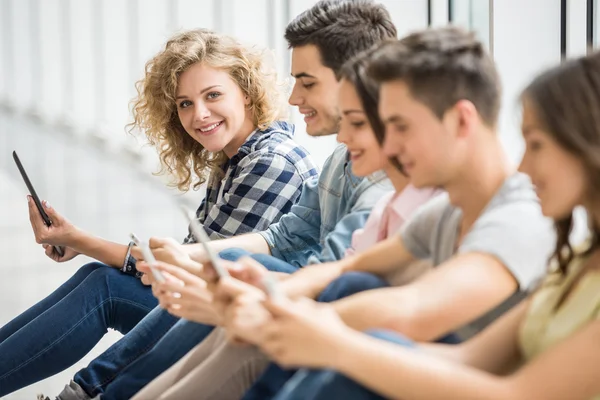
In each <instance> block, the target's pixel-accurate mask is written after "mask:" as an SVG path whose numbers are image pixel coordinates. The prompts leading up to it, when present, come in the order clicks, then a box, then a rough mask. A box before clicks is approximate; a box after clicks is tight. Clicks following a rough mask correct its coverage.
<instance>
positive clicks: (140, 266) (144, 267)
mask: <svg viewBox="0 0 600 400" xmlns="http://www.w3.org/2000/svg"><path fill="white" fill-rule="evenodd" d="M135 268H136V269H137V270H138V271H140V272H143V273H144V274H148V273H150V266H149V265H148V263H147V262H145V261H138V262H136V263H135Z"/></svg>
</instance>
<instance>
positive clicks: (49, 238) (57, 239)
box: [27, 196, 79, 262]
mask: <svg viewBox="0 0 600 400" xmlns="http://www.w3.org/2000/svg"><path fill="white" fill-rule="evenodd" d="M27 201H28V206H29V221H30V223H31V227H32V229H33V234H34V235H35V241H36V243H39V244H41V245H42V246H43V247H44V250H45V253H46V255H47V256H48V257H50V258H51V259H53V260H54V261H56V262H64V261H68V260H71V259H72V258H74V257H76V256H77V255H79V252H77V251H75V250H74V249H72V248H70V247H71V245H72V243H74V242H75V240H76V238H77V236H78V234H79V231H78V230H77V228H76V227H75V226H74V225H73V224H71V223H70V222H69V221H68V220H67V219H66V218H64V217H63V216H62V215H60V214H59V213H58V212H56V210H55V209H54V208H52V207H51V206H50V204H48V202H47V201H45V200H44V201H42V207H43V208H44V211H45V212H46V214H47V215H48V218H50V221H52V224H51V225H50V226H46V224H45V223H44V220H43V219H42V216H41V215H40V212H39V210H38V209H37V207H36V205H35V202H34V201H33V198H32V197H31V196H27ZM53 246H60V247H63V251H64V253H65V254H64V256H63V257H61V256H59V255H58V253H57V252H56V250H54V249H53Z"/></svg>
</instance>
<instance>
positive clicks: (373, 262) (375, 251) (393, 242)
mask: <svg viewBox="0 0 600 400" xmlns="http://www.w3.org/2000/svg"><path fill="white" fill-rule="evenodd" d="M412 260H413V257H412V256H411V255H410V253H409V252H408V251H406V249H404V247H403V246H402V240H401V239H400V237H399V236H397V235H396V236H393V237H390V238H388V239H386V240H384V241H382V242H380V243H378V244H376V245H374V246H372V247H371V248H370V249H368V250H366V251H364V252H362V253H358V254H356V255H353V256H349V257H346V258H344V259H342V260H340V261H337V262H330V263H324V264H314V265H309V266H307V267H304V268H302V269H300V270H298V272H294V273H293V274H292V275H291V276H290V278H289V279H286V280H285V281H284V282H282V283H281V288H282V290H283V291H284V292H285V293H286V294H287V295H288V296H289V297H299V296H305V297H309V298H312V299H314V298H316V297H317V296H318V295H319V294H320V293H321V292H322V291H323V290H325V288H326V287H327V286H328V285H329V284H330V283H331V282H333V281H334V280H335V279H337V278H338V277H340V276H341V275H342V274H344V273H345V272H351V271H364V272H372V273H376V274H381V275H383V274H385V273H386V272H388V271H390V270H393V269H395V268H401V267H402V266H404V265H408V264H409V263H410V262H411V261H412Z"/></svg>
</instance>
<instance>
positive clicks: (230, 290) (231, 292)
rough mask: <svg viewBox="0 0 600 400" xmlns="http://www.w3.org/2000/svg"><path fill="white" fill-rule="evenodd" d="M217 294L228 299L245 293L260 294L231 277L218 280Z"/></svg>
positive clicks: (252, 287)
mask: <svg viewBox="0 0 600 400" xmlns="http://www.w3.org/2000/svg"><path fill="white" fill-rule="evenodd" d="M217 293H219V294H224V295H226V296H230V297H237V296H239V295H242V294H246V293H257V294H258V293H262V292H261V291H260V290H258V289H257V288H255V287H254V286H252V285H249V284H247V283H246V282H242V281H240V280H238V279H235V278H233V277H229V276H225V277H223V278H221V279H220V280H219V283H218V285H217Z"/></svg>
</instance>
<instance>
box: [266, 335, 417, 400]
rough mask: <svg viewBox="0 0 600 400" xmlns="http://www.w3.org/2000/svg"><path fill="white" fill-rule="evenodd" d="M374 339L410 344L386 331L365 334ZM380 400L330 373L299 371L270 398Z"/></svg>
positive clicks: (284, 399) (330, 371)
mask: <svg viewBox="0 0 600 400" xmlns="http://www.w3.org/2000/svg"><path fill="white" fill-rule="evenodd" d="M369 335H370V336H373V337H376V338H378V339H381V340H385V341H388V342H392V343H397V344H399V345H401V346H405V347H414V344H413V343H412V342H411V341H410V340H408V339H406V338H404V337H402V336H400V335H398V334H397V333H392V332H386V331H374V332H371V333H369ZM306 399H311V400H329V399H344V400H383V399H385V397H383V396H381V395H379V394H377V393H375V392H373V391H371V390H369V389H367V388H365V387H364V386H361V385H359V384H358V383H356V382H354V381H353V380H351V379H349V378H347V377H345V376H344V375H342V374H340V373H337V372H335V371H332V370H308V369H301V370H299V371H298V372H297V373H296V374H295V375H294V376H293V377H292V378H291V379H290V380H289V381H288V382H287V383H286V384H285V386H284V387H283V389H281V391H280V392H279V393H278V394H277V395H276V396H275V397H274V400H306Z"/></svg>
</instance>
